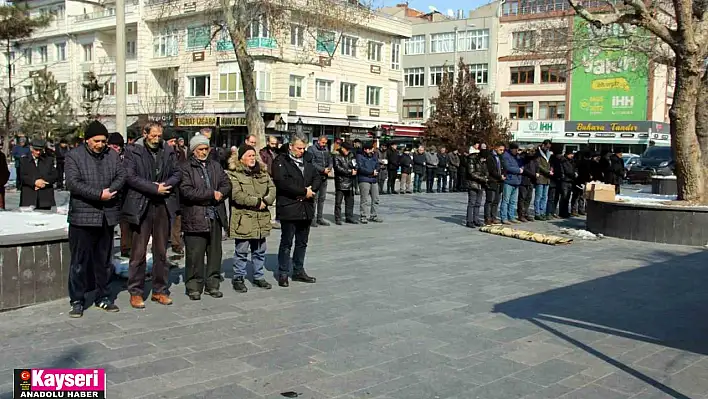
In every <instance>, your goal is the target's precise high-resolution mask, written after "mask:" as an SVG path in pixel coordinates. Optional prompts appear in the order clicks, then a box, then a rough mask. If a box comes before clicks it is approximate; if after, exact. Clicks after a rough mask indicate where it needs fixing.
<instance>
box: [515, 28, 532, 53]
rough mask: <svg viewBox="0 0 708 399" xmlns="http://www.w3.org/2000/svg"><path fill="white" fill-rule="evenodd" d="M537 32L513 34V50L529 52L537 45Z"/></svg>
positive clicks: (526, 31)
mask: <svg viewBox="0 0 708 399" xmlns="http://www.w3.org/2000/svg"><path fill="white" fill-rule="evenodd" d="M535 37H536V31H532V30H525V31H521V32H514V33H512V34H511V48H513V49H514V50H529V49H531V48H533V46H534V43H535Z"/></svg>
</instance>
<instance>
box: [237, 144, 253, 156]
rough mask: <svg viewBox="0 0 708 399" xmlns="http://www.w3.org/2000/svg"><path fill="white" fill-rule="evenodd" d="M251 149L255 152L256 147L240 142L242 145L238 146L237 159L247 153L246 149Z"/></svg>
mask: <svg viewBox="0 0 708 399" xmlns="http://www.w3.org/2000/svg"><path fill="white" fill-rule="evenodd" d="M251 150H252V151H253V152H256V149H255V148H253V147H251V146H250V145H248V144H242V145H241V146H240V147H239V148H238V159H241V158H243V156H244V155H246V153H247V152H248V151H251Z"/></svg>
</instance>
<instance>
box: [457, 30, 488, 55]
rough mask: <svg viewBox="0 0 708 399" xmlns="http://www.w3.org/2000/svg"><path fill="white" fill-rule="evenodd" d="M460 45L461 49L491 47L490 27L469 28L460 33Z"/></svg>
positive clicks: (471, 49) (484, 48) (485, 48)
mask: <svg viewBox="0 0 708 399" xmlns="http://www.w3.org/2000/svg"><path fill="white" fill-rule="evenodd" d="M458 45H459V50H460V51H474V50H487V49H489V29H476V30H468V31H465V32H461V33H459V38H458Z"/></svg>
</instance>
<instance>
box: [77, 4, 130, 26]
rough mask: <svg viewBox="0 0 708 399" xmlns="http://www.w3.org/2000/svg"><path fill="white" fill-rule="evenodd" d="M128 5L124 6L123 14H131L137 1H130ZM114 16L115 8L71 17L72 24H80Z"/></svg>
mask: <svg viewBox="0 0 708 399" xmlns="http://www.w3.org/2000/svg"><path fill="white" fill-rule="evenodd" d="M129 3H130V4H126V5H125V13H126V14H132V13H133V12H134V8H135V5H136V4H137V1H130V2H129ZM115 16H116V8H115V7H106V8H105V9H104V10H101V11H96V12H92V13H88V14H81V15H74V16H72V21H73V22H74V23H81V22H85V21H92V20H94V19H101V18H110V17H115Z"/></svg>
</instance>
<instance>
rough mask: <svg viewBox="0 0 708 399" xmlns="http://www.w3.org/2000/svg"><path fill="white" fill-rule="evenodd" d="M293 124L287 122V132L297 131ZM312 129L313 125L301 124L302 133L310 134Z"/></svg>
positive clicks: (313, 128) (313, 129)
mask: <svg viewBox="0 0 708 399" xmlns="http://www.w3.org/2000/svg"><path fill="white" fill-rule="evenodd" d="M295 125H296V124H295V123H288V133H295V132H297V130H296V127H295ZM314 131H315V127H314V126H313V125H302V133H303V134H312V133H313V132H314Z"/></svg>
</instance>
